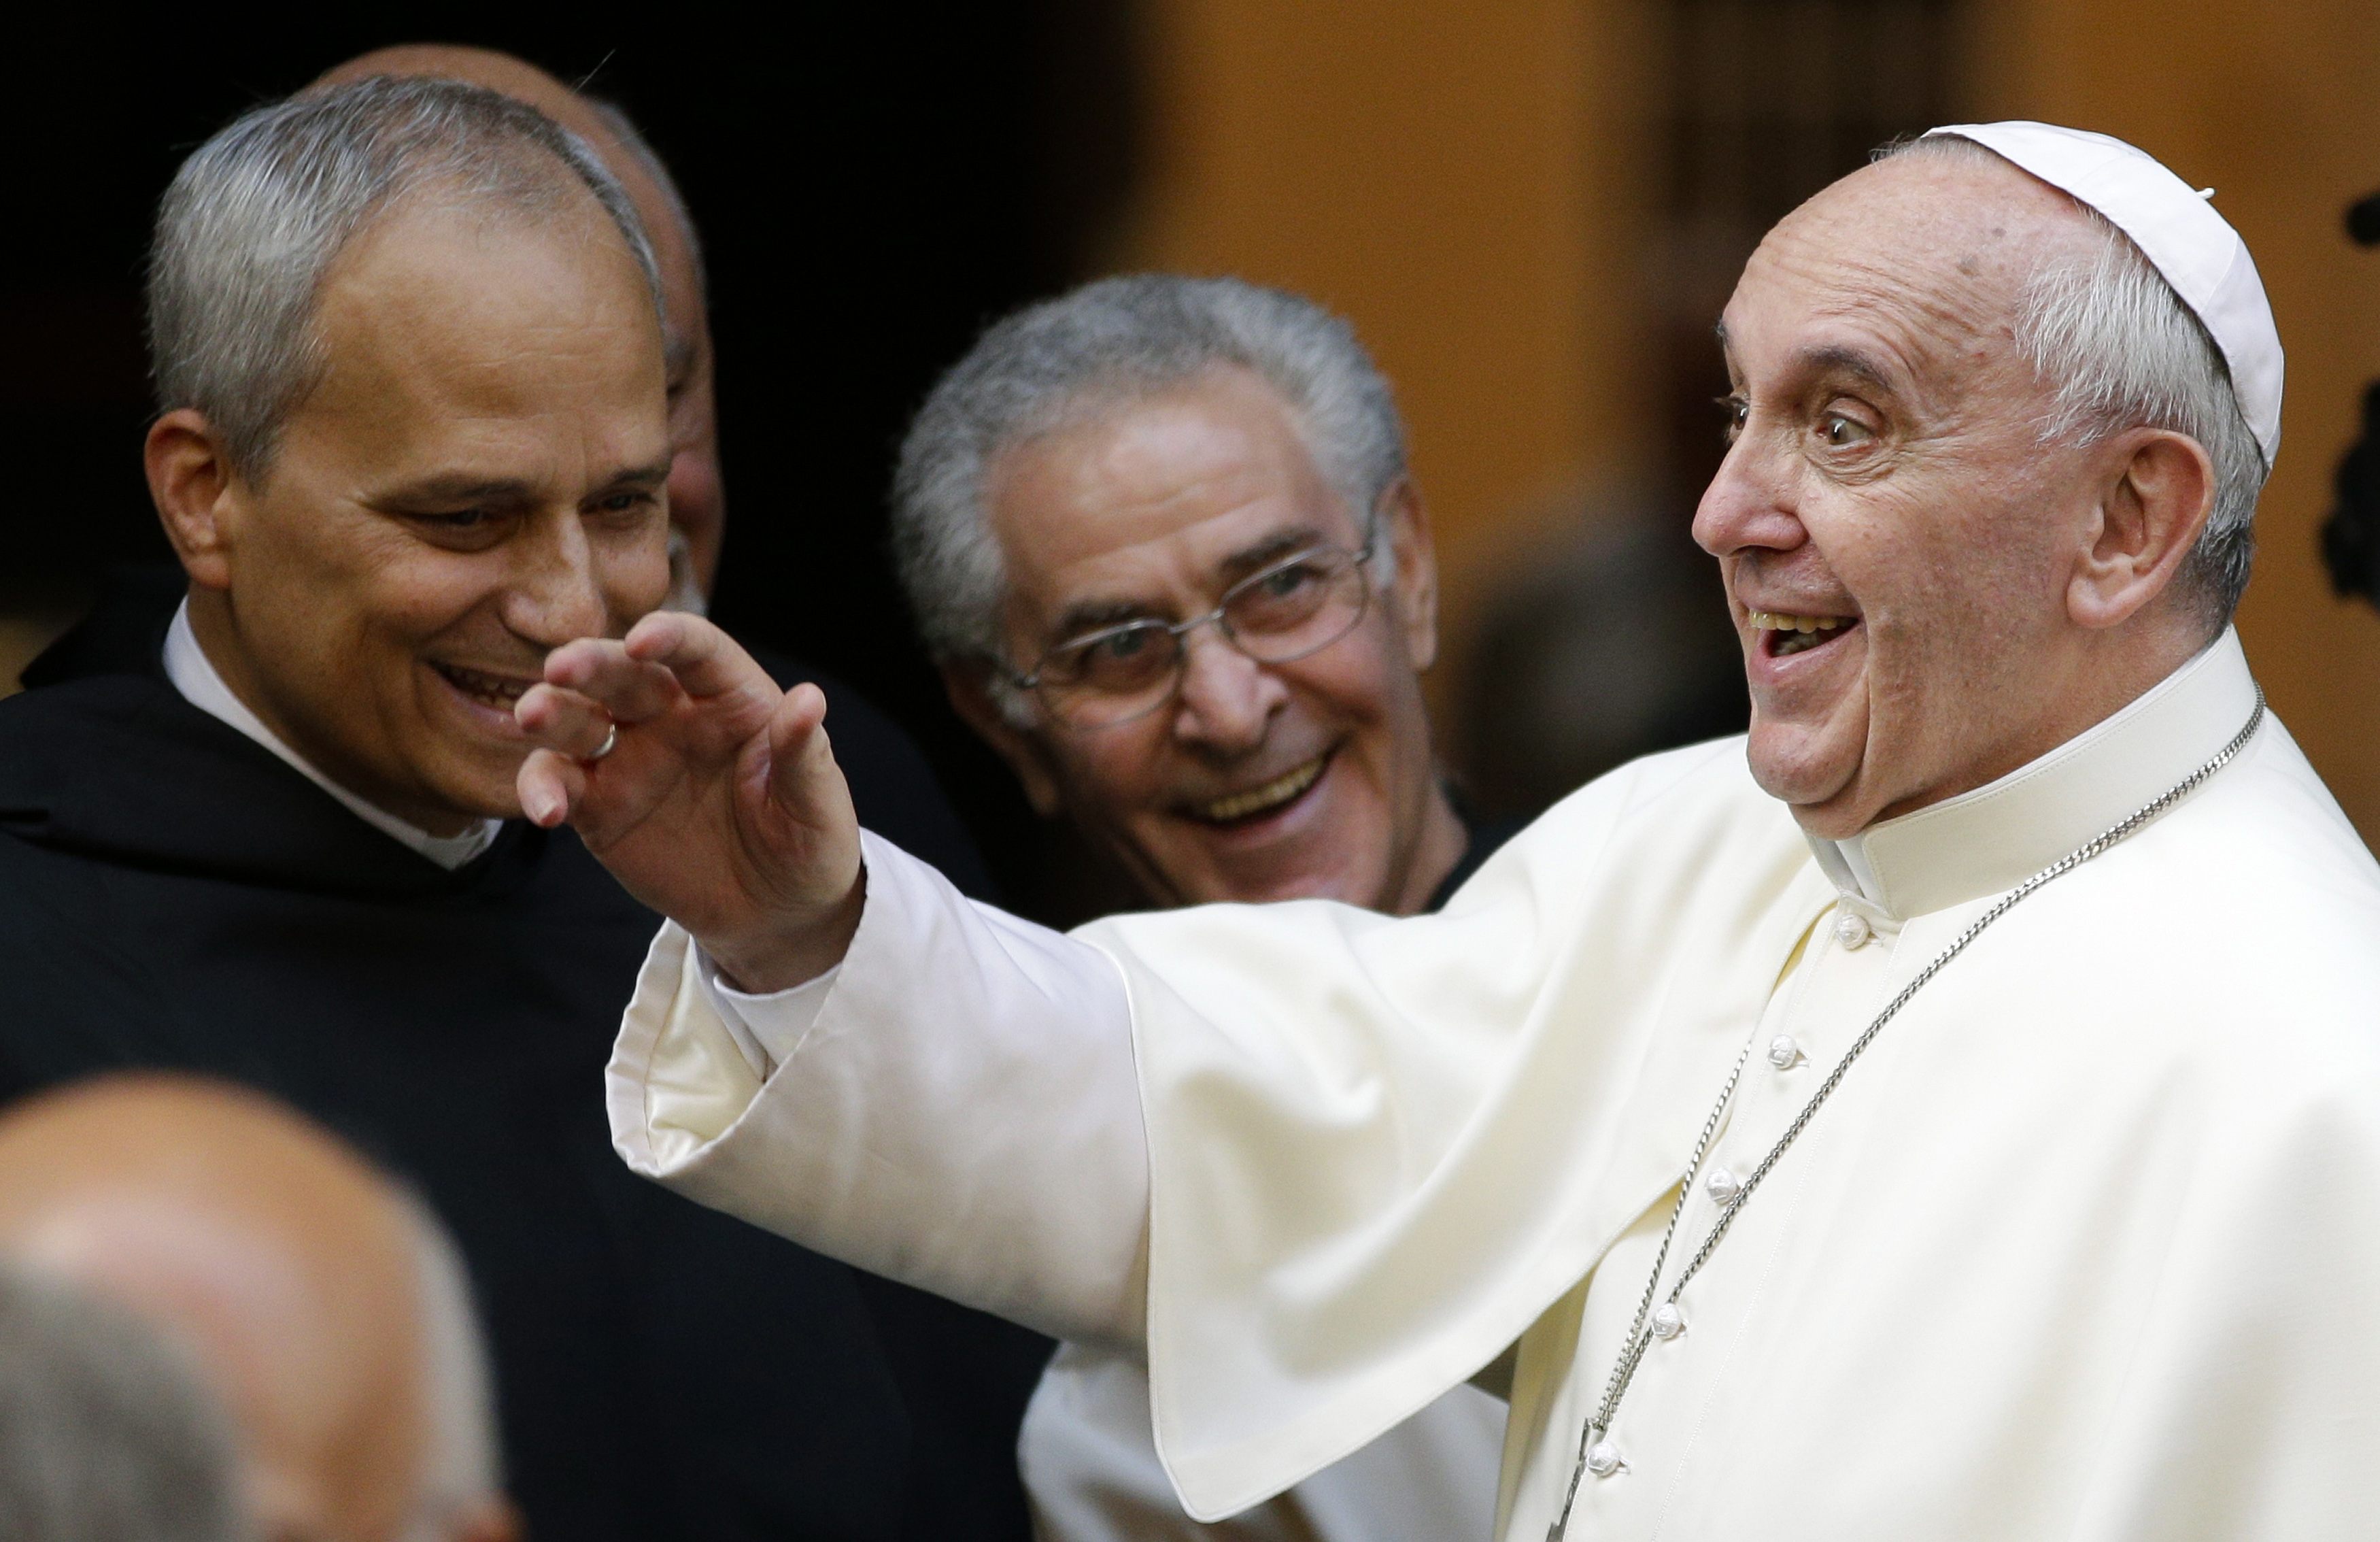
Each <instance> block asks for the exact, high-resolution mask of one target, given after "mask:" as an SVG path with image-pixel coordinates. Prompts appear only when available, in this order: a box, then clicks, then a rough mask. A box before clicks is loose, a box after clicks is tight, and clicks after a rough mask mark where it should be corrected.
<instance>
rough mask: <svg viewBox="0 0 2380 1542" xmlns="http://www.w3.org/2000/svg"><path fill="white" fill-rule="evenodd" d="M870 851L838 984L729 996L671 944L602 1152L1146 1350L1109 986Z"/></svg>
mask: <svg viewBox="0 0 2380 1542" xmlns="http://www.w3.org/2000/svg"><path fill="white" fill-rule="evenodd" d="M862 854H863V858H864V860H865V862H866V866H867V875H868V876H867V881H868V894H867V900H866V904H865V906H864V907H863V910H862V912H861V917H860V922H859V928H858V930H857V932H856V934H855V936H854V937H853V939H852V944H851V948H850V951H849V952H848V953H847V954H846V955H845V957H844V962H843V964H842V965H840V966H839V968H838V969H836V970H835V971H834V972H833V973H832V976H831V977H820V979H817V980H812V981H810V982H808V983H807V985H803V986H798V987H795V989H794V990H789V991H780V992H777V993H775V994H773V995H770V996H750V995H745V994H742V993H740V992H734V991H732V990H728V989H726V988H723V987H720V986H717V985H715V984H714V983H713V980H712V978H711V977H708V975H709V971H707V970H706V968H705V966H704V963H703V961H702V960H701V958H700V956H699V950H698V949H696V948H695V947H694V946H693V945H692V942H691V940H690V939H688V938H687V937H686V933H685V932H684V931H682V930H680V929H677V928H676V927H675V926H674V925H672V926H667V927H664V928H663V929H662V934H661V935H660V936H659V937H658V938H656V939H655V940H654V943H653V949H652V953H651V954H650V956H649V957H648V959H647V960H646V964H645V968H644V970H643V972H642V974H641V975H640V976H639V977H638V979H637V993H636V997H635V999H634V1000H633V1001H632V1002H630V1003H629V1007H628V1011H627V1013H626V1014H625V1017H624V1019H623V1020H622V1023H621V1028H620V1038H619V1041H618V1044H617V1045H616V1047H615V1049H614V1051H613V1059H612V1063H611V1065H610V1067H609V1068H608V1069H607V1072H606V1080H607V1083H608V1087H609V1098H610V1108H611V1115H612V1129H613V1145H614V1146H615V1147H616V1148H617V1149H618V1150H619V1152H620V1155H621V1156H622V1158H623V1159H624V1160H626V1161H627V1163H628V1165H629V1166H630V1167H631V1168H633V1169H634V1170H635V1171H637V1172H639V1173H642V1174H644V1175H645V1176H647V1177H650V1178H654V1179H656V1180H658V1181H660V1182H662V1183H663V1184H667V1185H669V1186H670V1187H672V1188H674V1189H676V1190H678V1191H679V1192H681V1193H683V1194H686V1195H687V1196H690V1197H692V1198H694V1199H696V1200H698V1201H700V1202H701V1203H703V1204H707V1205H710V1206H712V1207H714V1208H719V1209H722V1210H726V1211H728V1212H729V1213H731V1214H734V1215H737V1216H741V1217H742V1218H744V1219H745V1220H749V1221H751V1222H753V1223H754V1224H756V1225H759V1226H762V1227H765V1228H767V1229H768V1230H770V1231H772V1232H778V1233H779V1234H781V1235H783V1236H786V1237H790V1238H792V1239H793V1240H794V1241H795V1242H798V1243H800V1244H802V1245H804V1246H807V1247H810V1248H813V1249H815V1250H817V1251H819V1252H821V1253H825V1254H827V1255H829V1256H831V1257H837V1258H842V1259H844V1260H846V1261H848V1262H850V1263H852V1264H855V1265H857V1266H858V1267H859V1268H861V1269H868V1270H870V1271H871V1272H874V1273H878V1274H883V1275H887V1276H890V1277H892V1278H893V1279H896V1280H901V1281H905V1282H907V1283H910V1284H913V1285H917V1286H918V1287H920V1288H922V1289H925V1290H929V1291H932V1292H935V1293H938V1294H941V1295H945V1296H949V1297H951V1298H952V1299H953V1300H956V1301H961V1302H964V1303H965V1304H967V1305H971V1306H977V1307H980V1308H982V1309H984V1310H986V1311H990V1312H994V1313H997V1314H999V1315H1001V1316H1002V1317H1010V1318H1013V1319H1014V1320H1015V1321H1018V1322H1023V1323H1026V1324H1027V1325H1029V1326H1031V1327H1034V1328H1037V1329H1039V1330H1042V1331H1044V1332H1048V1333H1050V1334H1053V1335H1055V1336H1057V1337H1059V1338H1065V1339H1075V1340H1080V1341H1087V1342H1099V1343H1105V1344H1110V1345H1113V1346H1116V1347H1119V1348H1123V1349H1127V1350H1136V1349H1137V1348H1138V1346H1139V1344H1140V1342H1141V1335H1142V1324H1143V1321H1144V1317H1145V1310H1146V1302H1145V1300H1144V1296H1145V1283H1144V1281H1145V1279H1146V1257H1147V1220H1148V1153H1147V1141H1146V1137H1145V1135H1144V1124H1143V1121H1142V1118H1141V1112H1140V1099H1139V1089H1138V1083H1137V1079H1136V1075H1135V1068H1134V1062H1133V1048H1132V1020H1131V1010H1130V1006H1129V1004H1128V1002H1127V1000H1126V997H1125V993H1124V987H1123V977H1122V975H1121V973H1120V972H1119V970H1118V969H1117V966H1116V965H1114V964H1113V963H1112V962H1111V960H1110V959H1109V958H1108V957H1107V956H1106V955H1105V954H1104V953H1101V952H1099V950H1098V949H1096V948H1094V947H1091V946H1090V945H1089V944H1087V943H1085V942H1082V941H1076V940H1075V939H1073V938H1069V937H1066V936H1064V935H1062V934H1061V933H1058V932H1054V931H1051V930H1050V929H1047V928H1044V927H1038V926H1035V925H1033V924H1031V923H1030V922H1026V921H1022V920H1019V919H1017V918H1016V917H1012V916H1009V915H1006V914H1004V913H1002V912H1001V911H999V910H996V909H993V908H991V907H990V906H989V905H977V904H975V903H974V902H972V901H970V900H968V899H966V898H965V896H964V895H962V894H960V893H959V892H958V891H957V890H956V889H954V888H953V887H952V886H951V885H950V883H949V882H948V881H947V880H944V879H943V878H942V876H941V874H940V873H938V872H936V871H935V870H934V869H933V868H930V867H928V866H927V865H926V864H925V863H923V862H920V861H918V860H917V858H915V857H913V856H908V855H907V854H906V853H905V852H903V851H901V850H900V849H899V848H898V847H896V846H894V845H892V844H891V843H889V842H887V841H883V840H880V839H879V838H878V837H876V836H874V835H872V834H864V835H863V837H862Z"/></svg>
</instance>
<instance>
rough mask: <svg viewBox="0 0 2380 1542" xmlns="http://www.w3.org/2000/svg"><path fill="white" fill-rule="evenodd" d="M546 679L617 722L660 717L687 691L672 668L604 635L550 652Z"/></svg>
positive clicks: (547, 682)
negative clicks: (637, 654)
mask: <svg viewBox="0 0 2380 1542" xmlns="http://www.w3.org/2000/svg"><path fill="white" fill-rule="evenodd" d="M545 679H546V684H548V685H550V686H559V687H561V688H562V689H564V690H565V691H571V692H576V693H577V695H579V696H580V697H583V698H587V699H588V700H590V701H593V702H595V703H596V704H597V705H599V706H601V708H602V709H603V710H605V711H607V712H609V713H611V714H612V718H613V722H645V721H646V720H647V719H649V718H655V717H659V716H660V715H661V714H662V713H663V712H665V711H667V710H669V709H670V708H671V707H672V706H673V705H674V704H675V703H676V702H677V700H678V698H680V697H681V696H682V695H683V694H684V693H683V692H682V691H681V690H680V689H679V687H678V684H677V677H676V676H675V675H674V674H671V673H670V672H669V670H668V669H667V668H666V667H664V666H662V665H661V664H656V663H652V662H648V661H646V660H642V659H637V658H632V657H630V656H629V653H628V650H627V648H626V646H625V644H622V643H616V642H611V641H608V640H605V639H602V638H599V637H585V638H581V639H580V640H579V641H577V642H573V643H565V644H564V645H563V646H562V647H560V648H557V649H555V650H553V652H552V653H550V654H548V655H546V660H545ZM522 699H523V700H524V701H525V700H527V699H528V698H527V697H526V696H524V697H523V698H522Z"/></svg>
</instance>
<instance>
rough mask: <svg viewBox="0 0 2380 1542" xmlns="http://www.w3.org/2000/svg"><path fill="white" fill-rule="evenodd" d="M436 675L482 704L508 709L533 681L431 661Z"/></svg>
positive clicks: (504, 710) (498, 708) (516, 702)
mask: <svg viewBox="0 0 2380 1542" xmlns="http://www.w3.org/2000/svg"><path fill="white" fill-rule="evenodd" d="M430 667H431V669H434V670H436V671H437V672H438V674H439V677H440V678H441V679H443V680H444V681H445V682H446V683H447V684H448V685H450V686H454V687H455V689H456V690H458V691H461V692H462V693H463V694H464V695H465V696H468V697H469V698H471V699H472V700H474V701H476V702H478V703H480V705H481V706H483V707H493V708H494V709H496V710H498V711H500V712H509V711H511V710H513V708H514V707H515V706H516V705H517V704H518V703H519V701H520V698H522V696H524V695H525V694H527V693H528V688H529V687H530V686H533V685H535V684H537V682H536V681H534V680H518V679H515V678H513V677H512V676H511V675H506V674H484V673H482V672H481V671H480V670H476V669H465V668H463V667H462V666H461V665H459V664H431V666H430Z"/></svg>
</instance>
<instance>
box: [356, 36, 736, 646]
mask: <svg viewBox="0 0 2380 1542" xmlns="http://www.w3.org/2000/svg"><path fill="white" fill-rule="evenodd" d="M374 75H394V76H422V77H428V78H431V79H440V80H459V81H462V82H464V83H465V84H467V85H473V86H484V87H485V88H487V89H488V90H489V91H498V92H501V93H502V94H504V95H505V96H508V97H510V98H512V99H513V100H514V101H516V102H519V103H525V104H527V105H528V106H531V107H534V108H536V109H537V110H538V111H539V112H540V113H543V114H544V115H546V116H547V117H550V118H552V119H553V121H554V122H556V123H558V124H560V125H561V126H562V127H565V128H566V129H568V130H569V131H570V132H571V133H573V134H576V135H577V136H578V138H579V139H580V140H582V141H584V142H585V144H586V146H587V148H588V149H589V150H591V151H593V152H595V155H596V158H597V159H599V160H601V162H602V163H603V167H604V169H605V170H607V171H609V172H610V173H611V174H612V175H613V177H615V178H617V179H618V181H619V184H620V189H621V191H623V192H625V193H626V194H627V195H628V201H629V202H631V203H633V204H635V205H636V209H637V218H638V219H640V220H641V221H642V222H643V223H644V227H645V236H646V237H647V238H648V239H649V240H650V242H651V243H652V249H653V261H654V263H655V265H656V266H657V267H658V268H659V270H660V273H661V289H662V346H663V354H664V359H665V362H666V364H667V367H668V370H669V377H668V384H667V388H668V392H669V428H670V450H671V460H670V476H669V517H670V531H671V542H670V569H671V571H670V577H671V590H670V605H671V607H672V608H673V609H677V610H693V611H700V610H701V609H702V608H703V605H704V602H705V598H706V597H707V596H708V595H709V594H710V589H711V585H712V583H713V581H714V580H715V579H716V578H717V577H718V575H719V544H720V540H721V537H722V534H723V533H724V530H725V528H726V522H727V498H726V493H725V490H724V485H723V483H722V480H721V478H720V469H719V408H718V400H717V397H716V396H715V395H714V394H713V388H712V369H711V352H710V298H709V295H708V293H707V287H708V286H707V285H706V283H705V280H704V276H703V270H702V246H701V242H700V240H699V239H698V237H696V235H695V229H694V219H693V217H692V216H691V215H690V214H688V213H687V212H686V200H685V198H684V197H683V196H682V195H681V194H680V193H679V192H678V188H677V182H676V179H675V178H674V177H672V176H670V173H669V168H668V167H667V166H666V165H664V164H662V158H661V157H660V156H659V155H658V154H656V153H655V152H654V151H653V148H652V146H651V145H650V144H648V143H647V142H646V141H645V137H644V135H643V134H642V133H641V132H639V131H638V129H637V126H636V124H635V123H634V122H632V121H631V120H630V119H629V117H628V115H626V114H625V113H624V112H622V111H621V110H620V109H619V108H618V107H616V106H614V105H613V104H612V103H608V102H603V101H600V100H597V99H595V98H591V97H588V96H583V95H581V94H580V93H578V92H577V91H572V90H571V89H570V88H569V87H568V86H565V85H564V84H563V83H562V82H561V81H559V80H557V79H554V78H553V76H551V75H548V74H547V73H546V72H545V71H543V70H541V69H540V68H538V67H536V66H535V65H533V64H530V63H528V61H527V60H524V59H516V58H515V57H513V56H512V55H510V54H499V53H497V52H496V51H495V50H493V49H492V48H465V47H460V46H457V45H455V44H452V43H426V42H416V43H404V44H400V45H399V46H397V47H395V48H376V49H374V50H372V51H371V52H370V53H369V54H363V55H358V56H356V57H355V58H352V59H349V60H348V61H347V62H346V63H345V64H343V65H338V66H336V67H333V68H331V69H329V70H326V71H324V72H323V74H322V79H320V80H318V81H316V82H315V84H316V85H317V86H318V87H322V86H338V85H345V84H347V83H349V82H351V81H356V80H362V79H368V78H370V77H371V76H374Z"/></svg>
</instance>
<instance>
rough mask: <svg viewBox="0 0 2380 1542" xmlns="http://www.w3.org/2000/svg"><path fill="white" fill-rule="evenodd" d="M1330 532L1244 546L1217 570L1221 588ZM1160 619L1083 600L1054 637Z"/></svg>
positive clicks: (1304, 530)
mask: <svg viewBox="0 0 2380 1542" xmlns="http://www.w3.org/2000/svg"><path fill="white" fill-rule="evenodd" d="M1330 539H1331V538H1330V534H1329V533H1328V532H1327V531H1324V530H1320V529H1318V528H1315V527H1313V526H1310V525H1293V526H1290V527H1289V528H1286V529H1281V530H1275V531H1274V532H1273V533H1272V534H1270V535H1269V536H1266V537H1265V538H1264V539H1263V540H1259V541H1257V542H1256V543H1255V544H1253V545H1249V546H1244V547H1242V548H1241V549H1240V550H1238V551H1237V552H1233V553H1232V554H1231V555H1230V556H1228V557H1226V558H1224V559H1223V561H1222V563H1221V564H1220V565H1219V566H1218V567H1217V569H1216V574H1217V577H1219V578H1220V580H1221V587H1222V588H1224V589H1229V588H1231V587H1232V585H1233V584H1235V583H1237V582H1239V581H1240V580H1241V579H1242V578H1245V577H1248V576H1249V575H1250V574H1252V573H1256V572H1258V571H1260V570H1262V569H1263V568H1265V567H1267V566H1269V565H1271V564H1273V563H1276V562H1279V561H1280V560H1281V558H1283V557H1288V556H1294V555H1295V554H1296V553H1298V552H1303V551H1305V550H1306V549H1307V548H1309V547H1314V546H1320V545H1323V544H1325V543H1327V542H1329V541H1330ZM1159 619H1160V616H1159V615H1158V613H1157V611H1156V609H1155V608H1154V607H1152V606H1150V605H1149V604H1147V602H1145V601H1138V600H1082V601H1076V602H1075V603H1074V604H1071V605H1069V606H1067V607H1066V608H1065V610H1063V611H1062V612H1061V613H1059V616H1058V624H1057V627H1056V630H1055V632H1054V634H1053V635H1055V636H1057V637H1080V636H1081V635H1083V634H1084V633H1086V632H1093V631H1097V630H1099V628H1101V627H1106V626H1121V625H1124V624H1125V623H1127V622H1133V621H1155V620H1159Z"/></svg>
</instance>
